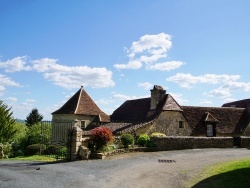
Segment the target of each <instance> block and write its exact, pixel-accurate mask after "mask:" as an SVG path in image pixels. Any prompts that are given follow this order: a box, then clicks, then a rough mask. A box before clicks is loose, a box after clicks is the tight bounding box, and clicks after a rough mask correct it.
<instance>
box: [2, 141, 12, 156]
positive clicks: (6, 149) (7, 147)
mask: <svg viewBox="0 0 250 188" xmlns="http://www.w3.org/2000/svg"><path fill="white" fill-rule="evenodd" d="M0 147H1V148H2V151H3V154H4V158H6V159H7V158H9V157H13V150H12V145H11V144H10V143H8V142H6V143H4V144H2V143H0Z"/></svg>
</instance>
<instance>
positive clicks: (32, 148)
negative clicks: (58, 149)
mask: <svg viewBox="0 0 250 188" xmlns="http://www.w3.org/2000/svg"><path fill="white" fill-rule="evenodd" d="M44 148H45V147H44V145H42V144H41V145H40V144H32V145H29V146H28V147H27V148H26V152H27V155H39V154H40V149H41V150H43V149H44Z"/></svg>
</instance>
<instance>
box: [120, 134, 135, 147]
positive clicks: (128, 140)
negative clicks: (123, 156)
mask: <svg viewBox="0 0 250 188" xmlns="http://www.w3.org/2000/svg"><path fill="white" fill-rule="evenodd" d="M134 141H135V140H134V137H133V135H132V134H123V135H122V136H121V142H122V144H123V145H124V147H125V148H128V146H129V145H131V144H134Z"/></svg>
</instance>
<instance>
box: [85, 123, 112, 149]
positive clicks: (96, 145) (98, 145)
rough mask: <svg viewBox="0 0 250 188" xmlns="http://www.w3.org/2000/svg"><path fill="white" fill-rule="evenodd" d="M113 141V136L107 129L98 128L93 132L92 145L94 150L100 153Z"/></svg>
mask: <svg viewBox="0 0 250 188" xmlns="http://www.w3.org/2000/svg"><path fill="white" fill-rule="evenodd" d="M112 140H113V134H112V132H111V131H110V130H109V129H108V128H107V127H97V128H95V129H93V130H92V131H91V137H90V143H89V144H90V145H91V144H92V145H93V147H92V150H96V151H99V150H100V149H102V148H103V147H104V146H105V145H107V144H108V143H109V142H111V141H112Z"/></svg>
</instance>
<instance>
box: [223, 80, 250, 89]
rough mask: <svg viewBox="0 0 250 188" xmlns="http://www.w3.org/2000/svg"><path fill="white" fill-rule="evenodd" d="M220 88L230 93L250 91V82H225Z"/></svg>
mask: <svg viewBox="0 0 250 188" xmlns="http://www.w3.org/2000/svg"><path fill="white" fill-rule="evenodd" d="M222 87H223V89H228V90H231V91H250V82H248V83H246V82H227V83H226V84H225V85H223V86H222Z"/></svg>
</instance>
